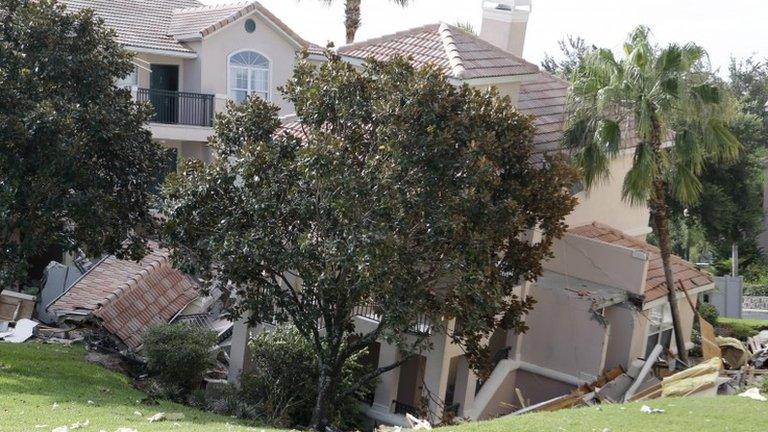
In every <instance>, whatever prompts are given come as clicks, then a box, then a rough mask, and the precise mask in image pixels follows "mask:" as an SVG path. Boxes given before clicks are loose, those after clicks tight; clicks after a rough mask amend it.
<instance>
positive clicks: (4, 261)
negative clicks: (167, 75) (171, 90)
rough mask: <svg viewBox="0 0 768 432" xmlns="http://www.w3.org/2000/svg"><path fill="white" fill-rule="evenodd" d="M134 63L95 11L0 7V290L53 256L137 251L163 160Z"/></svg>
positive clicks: (12, 3) (43, 1) (14, 2)
mask: <svg viewBox="0 0 768 432" xmlns="http://www.w3.org/2000/svg"><path fill="white" fill-rule="evenodd" d="M131 58H132V55H131V54H130V53H128V52H127V51H125V50H124V49H123V48H121V46H120V45H119V44H118V43H117V42H116V41H115V40H114V32H112V31H111V30H108V29H107V28H106V27H105V26H104V25H103V23H102V22H101V21H99V20H98V19H96V18H94V16H93V13H92V12H91V11H89V10H85V11H81V12H76V13H71V14H69V13H66V11H65V9H64V6H62V5H60V4H57V3H56V2H55V1H53V0H40V1H22V0H0V125H1V126H0V288H3V287H7V286H13V287H16V288H22V287H24V285H25V284H26V283H27V282H28V281H29V279H30V277H29V269H30V265H29V264H28V263H29V262H31V261H32V260H33V259H34V258H35V257H38V256H41V255H43V254H44V253H45V252H46V251H47V250H50V249H58V250H64V251H76V250H78V249H80V250H83V251H85V252H86V253H87V254H88V255H90V256H99V255H101V254H102V253H117V254H120V255H131V256H132V257H134V258H136V257H140V256H141V255H142V253H143V249H144V246H145V239H144V236H145V235H146V233H147V232H148V231H149V230H150V228H151V226H152V222H153V218H152V215H151V214H150V212H149V210H148V205H147V203H148V201H149V197H150V194H149V191H150V190H151V188H152V187H154V185H155V184H156V183H157V177H158V174H159V173H160V169H161V161H162V160H163V157H164V153H163V151H162V150H161V148H160V147H159V146H158V145H157V144H155V143H153V142H152V139H151V135H150V133H149V132H148V131H147V130H146V129H145V128H144V123H145V122H146V121H147V119H148V118H149V116H150V115H151V110H150V108H149V107H146V106H143V105H138V104H136V103H135V102H134V101H133V100H132V98H131V94H130V91H128V90H126V89H119V88H117V87H116V86H115V82H116V80H117V79H119V78H121V77H124V76H126V75H127V74H128V73H129V72H131V71H132V70H133V68H134V66H133V64H132V62H131Z"/></svg>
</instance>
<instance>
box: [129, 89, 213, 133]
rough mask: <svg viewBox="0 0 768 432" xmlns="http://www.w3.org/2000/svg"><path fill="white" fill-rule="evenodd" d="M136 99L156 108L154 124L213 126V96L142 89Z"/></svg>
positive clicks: (137, 93)
mask: <svg viewBox="0 0 768 432" xmlns="http://www.w3.org/2000/svg"><path fill="white" fill-rule="evenodd" d="M136 99H137V100H138V101H139V102H149V103H150V104H152V106H153V107H154V108H155V115H154V116H153V117H152V121H153V122H156V123H165V124H181V125H189V126H207V127H210V126H212V125H213V114H214V97H213V95H212V94H202V93H187V92H177V91H170V90H157V89H146V88H140V89H138V90H137V92H136Z"/></svg>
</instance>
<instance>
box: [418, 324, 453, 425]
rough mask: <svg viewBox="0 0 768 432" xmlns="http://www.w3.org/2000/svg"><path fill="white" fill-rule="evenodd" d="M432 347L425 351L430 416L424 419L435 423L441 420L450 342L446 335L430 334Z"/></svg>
mask: <svg viewBox="0 0 768 432" xmlns="http://www.w3.org/2000/svg"><path fill="white" fill-rule="evenodd" d="M448 327H449V329H448V332H451V331H453V322H451V323H450V324H449V326H448ZM432 343H433V349H432V351H429V352H427V353H425V354H426V355H427V362H426V367H425V370H424V384H425V386H426V389H425V390H426V391H429V394H430V398H429V412H430V414H431V418H429V419H426V420H429V421H430V422H431V423H433V424H436V423H439V422H440V421H441V420H442V417H443V404H444V403H445V392H446V390H447V389H448V371H449V369H450V365H451V357H450V353H449V352H448V350H446V347H447V346H448V344H449V343H450V342H449V340H448V336H447V335H445V334H438V335H433V336H432Z"/></svg>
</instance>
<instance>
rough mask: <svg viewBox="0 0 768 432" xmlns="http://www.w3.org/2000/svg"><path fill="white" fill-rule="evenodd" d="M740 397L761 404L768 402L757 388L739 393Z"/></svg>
mask: <svg viewBox="0 0 768 432" xmlns="http://www.w3.org/2000/svg"><path fill="white" fill-rule="evenodd" d="M739 396H741V397H745V398H750V399H754V400H757V401H761V402H765V401H768V398H766V397H765V396H763V395H761V394H760V389H758V388H757V387H752V388H751V389H749V390H747V391H745V392H744V393H739Z"/></svg>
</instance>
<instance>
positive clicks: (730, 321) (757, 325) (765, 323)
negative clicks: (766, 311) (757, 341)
mask: <svg viewBox="0 0 768 432" xmlns="http://www.w3.org/2000/svg"><path fill="white" fill-rule="evenodd" d="M717 323H718V324H720V325H726V326H733V325H744V326H747V327H750V328H752V329H753V330H755V331H760V330H765V329H768V320H759V319H739V318H725V317H720V318H718V319H717Z"/></svg>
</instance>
